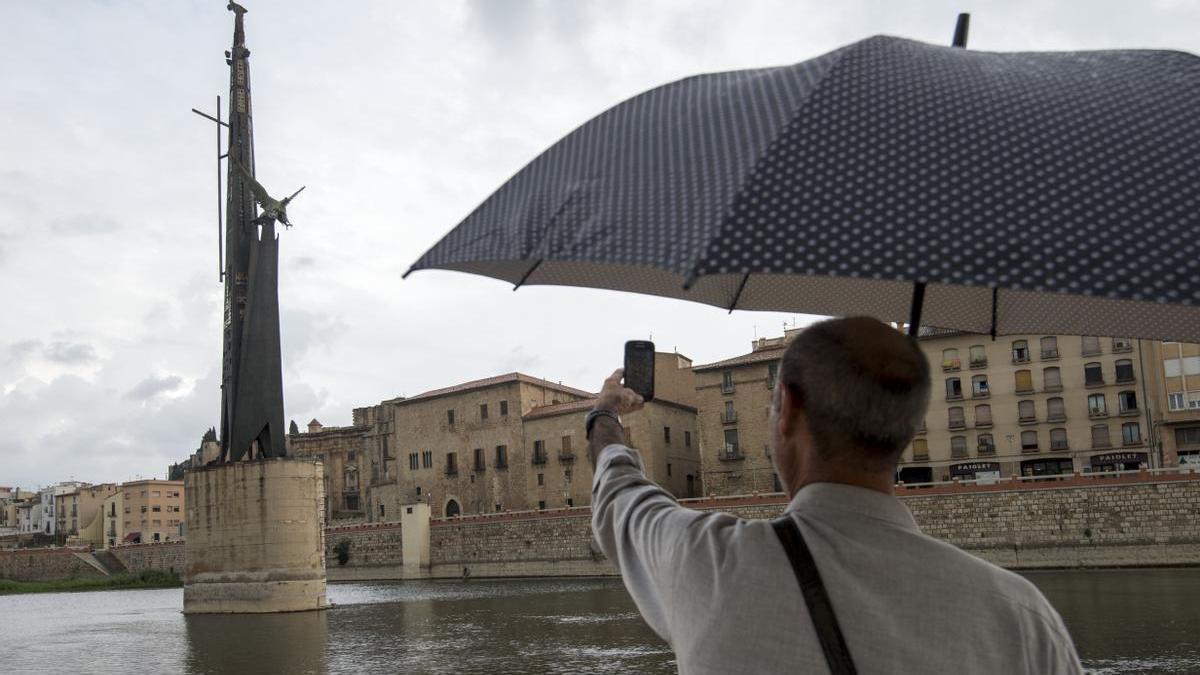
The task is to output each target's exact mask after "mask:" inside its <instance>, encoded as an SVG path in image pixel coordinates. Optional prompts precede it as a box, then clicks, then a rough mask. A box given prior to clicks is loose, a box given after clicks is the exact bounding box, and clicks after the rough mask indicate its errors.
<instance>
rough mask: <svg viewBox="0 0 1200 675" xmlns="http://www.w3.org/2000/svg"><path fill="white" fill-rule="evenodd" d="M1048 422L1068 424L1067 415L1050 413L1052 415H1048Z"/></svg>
mask: <svg viewBox="0 0 1200 675" xmlns="http://www.w3.org/2000/svg"><path fill="white" fill-rule="evenodd" d="M1046 421H1047V422H1066V421H1067V414H1066V413H1061V412H1056V413H1050V414H1048V415H1046Z"/></svg>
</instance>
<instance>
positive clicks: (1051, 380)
mask: <svg viewBox="0 0 1200 675" xmlns="http://www.w3.org/2000/svg"><path fill="white" fill-rule="evenodd" d="M1042 388H1043V389H1045V390H1046V391H1062V371H1060V370H1059V369H1058V367H1057V366H1050V367H1049V368H1044V369H1042Z"/></svg>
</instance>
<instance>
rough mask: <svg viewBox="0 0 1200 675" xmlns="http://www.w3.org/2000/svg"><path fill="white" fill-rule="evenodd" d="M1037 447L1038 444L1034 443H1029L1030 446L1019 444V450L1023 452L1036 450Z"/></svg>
mask: <svg viewBox="0 0 1200 675" xmlns="http://www.w3.org/2000/svg"><path fill="white" fill-rule="evenodd" d="M1039 449H1040V448H1038V446H1036V445H1030V446H1025V445H1022V446H1021V452H1025V453H1029V452H1037V451H1038V450H1039Z"/></svg>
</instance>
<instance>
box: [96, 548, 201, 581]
mask: <svg viewBox="0 0 1200 675" xmlns="http://www.w3.org/2000/svg"><path fill="white" fill-rule="evenodd" d="M184 548H185V545H184V542H182V541H173V542H170V543H166V544H133V545H129V546H117V547H115V548H112V549H110V550H111V551H112V554H113V555H114V556H115V557H116V558H117V560H120V561H121V564H122V565H124V566H125V569H126V570H128V571H129V572H132V573H135V574H136V573H138V572H144V571H146V570H157V571H159V572H170V573H172V574H180V575H182V574H183V570H184V564H185V562H186V560H185V556H184Z"/></svg>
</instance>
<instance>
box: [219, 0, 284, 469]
mask: <svg viewBox="0 0 1200 675" xmlns="http://www.w3.org/2000/svg"><path fill="white" fill-rule="evenodd" d="M228 9H229V10H230V11H231V12H233V13H234V22H233V47H232V48H231V49H230V50H229V51H228V52H226V53H225V56H226V59H225V60H226V63H228V64H229V119H228V127H229V142H228V145H227V147H228V151H227V154H228V159H229V161H228V162H227V172H226V176H227V178H228V180H227V182H226V185H227V186H228V192H227V199H226V204H227V207H228V208H227V210H226V221H225V234H226V239H225V240H226V242H227V245H226V253H225V313H224V340H223V354H224V358H223V361H222V367H221V461H222V462H225V461H238V460H241V459H243V458H246V457H247V453H249V457H250V458H251V459H256V458H258V457H279V456H283V455H284V454H285V447H284V440H283V435H284V426H283V373H282V358H281V356H280V349H279V241H278V238H277V236H276V234H275V218H273V217H266V216H267V214H265V213H264V217H259V216H258V213H257V209H256V195H255V188H256V187H260V186H258V185H257V181H256V180H255V178H254V121H253V115H252V112H251V99H250V50H249V49H247V48H246V31H245V15H246V8H245V7H242V6H241V5H239V4H237V3H236V2H230V3H229V5H228Z"/></svg>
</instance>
